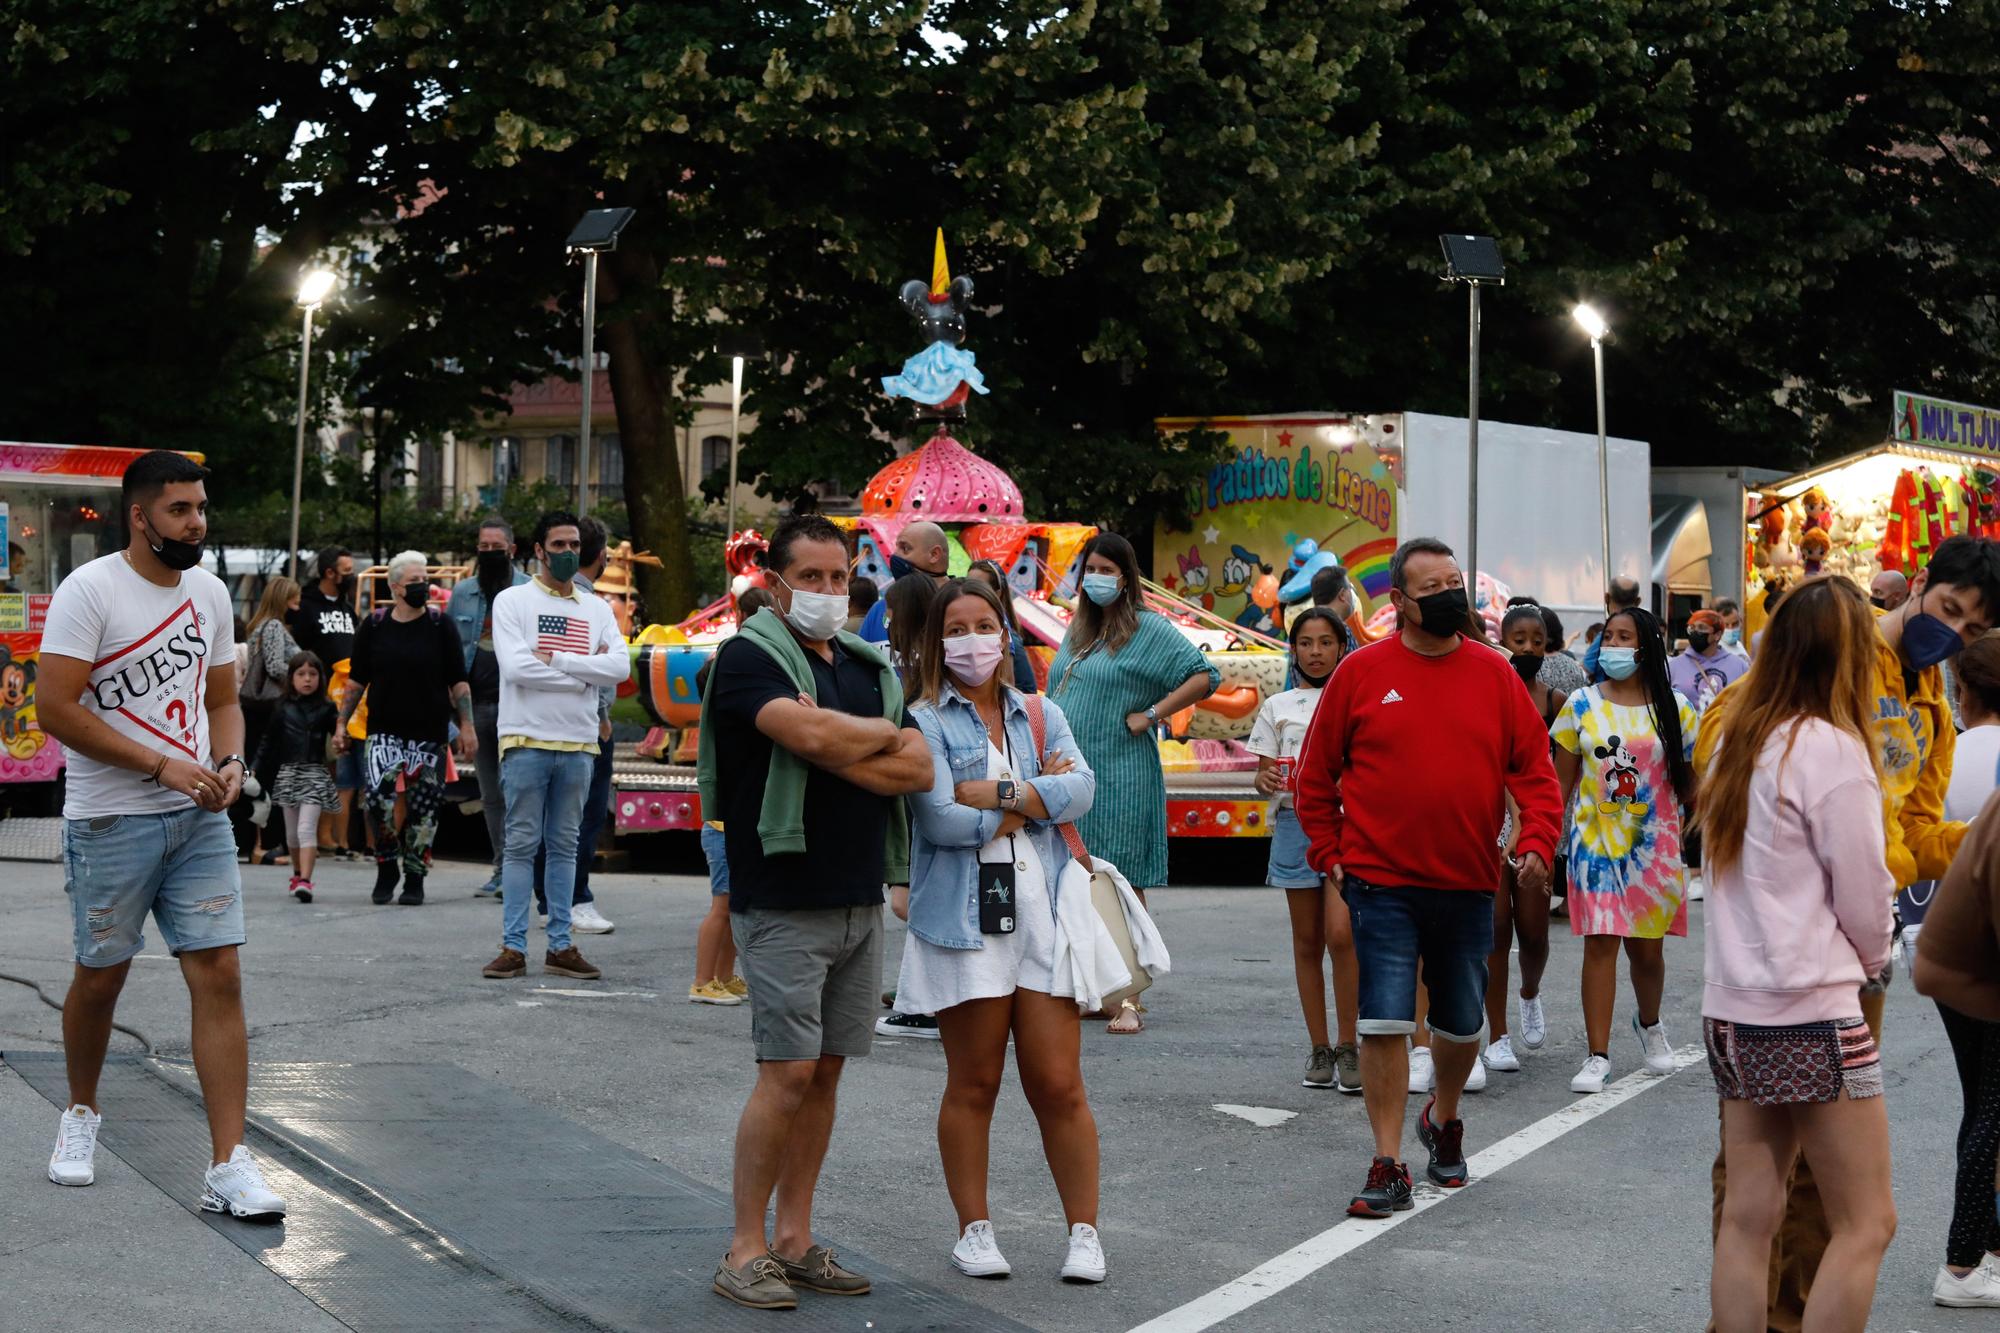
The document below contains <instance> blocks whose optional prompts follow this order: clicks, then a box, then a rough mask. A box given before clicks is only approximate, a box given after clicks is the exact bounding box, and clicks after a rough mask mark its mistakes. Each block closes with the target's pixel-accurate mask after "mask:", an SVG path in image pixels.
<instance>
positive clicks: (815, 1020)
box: [729, 904, 882, 1061]
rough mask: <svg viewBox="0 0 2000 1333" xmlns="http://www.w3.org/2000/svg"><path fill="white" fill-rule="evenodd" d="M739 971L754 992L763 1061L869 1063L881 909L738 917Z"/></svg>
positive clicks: (753, 1021)
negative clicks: (829, 1058)
mask: <svg viewBox="0 0 2000 1333" xmlns="http://www.w3.org/2000/svg"><path fill="white" fill-rule="evenodd" d="M729 928H730V932H731V934H732V935H734V937H735V939H736V957H737V966H738V967H739V968H741V969H742V972H743V980H744V981H746V982H747V983H749V986H750V1038H751V1041H752V1042H753V1043H754V1044H755V1046H756V1049H757V1059H758V1060H759V1061H764V1060H817V1059H819V1057H821V1056H822V1055H841V1056H855V1055H866V1054H868V1052H869V1050H870V1049H871V1048H872V1047H873V1046H874V1044H875V1006H876V1002H877V1000H878V998H879V993H880V990H881V986H882V908H881V905H880V904H877V905H875V906H873V907H834V908H827V909H824V910H821V911H810V912H791V911H767V910H764V909H761V908H752V909H750V910H749V911H747V912H732V913H730V915H729Z"/></svg>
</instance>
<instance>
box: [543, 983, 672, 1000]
mask: <svg viewBox="0 0 2000 1333" xmlns="http://www.w3.org/2000/svg"><path fill="white" fill-rule="evenodd" d="M535 994H537V995H567V996H569V997H570V998H572V999H578V1000H612V999H617V998H618V997H620V996H627V997H636V998H638V999H641V1000H657V999H659V998H660V997H659V996H658V995H657V994H655V993H654V992H652V991H649V990H571V989H569V988H567V987H564V986H537V987H535Z"/></svg>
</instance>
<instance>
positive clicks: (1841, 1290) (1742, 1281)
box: [1699, 578, 1896, 1333]
mask: <svg viewBox="0 0 2000 1333" xmlns="http://www.w3.org/2000/svg"><path fill="white" fill-rule="evenodd" d="M1874 660H1875V627H1874V625H1873V624H1872V623H1871V618H1870V616H1869V613H1868V606H1867V603H1866V602H1865V601H1864V600H1863V599H1862V596H1861V592H1860V590H1859V589H1858V588H1856V587H1855V586H1854V585H1853V584H1852V583H1849V582H1847V581H1846V580H1844V579H1837V578H1821V579H1813V580H1811V581H1809V582H1806V583H1803V584H1801V585H1800V586H1799V587H1798V588H1796V589H1794V590H1793V591H1792V592H1791V593H1790V594H1789V595H1788V596H1786V598H1785V599H1784V600H1783V601H1782V602H1780V603H1779V604H1778V608H1777V610H1776V612H1775V613H1774V614H1773V615H1772V618H1771V622H1770V625H1769V627H1768V628H1767V629H1766V630H1765V632H1764V639H1763V643H1762V646H1761V649H1760V651H1759V653H1758V656H1757V660H1756V663H1755V664H1754V665H1753V666H1752V667H1751V668H1750V672H1749V674H1748V675H1746V676H1745V677H1744V678H1743V679H1742V680H1741V681H1738V682H1737V683H1736V684H1734V685H1732V686H1731V687H1730V688H1731V690H1732V691H1740V692H1741V693H1740V697H1738V698H1737V699H1736V700H1735V704H1734V706H1733V708H1732V709H1731V710H1730V712H1729V715H1728V719H1727V727H1728V730H1727V731H1726V733H1725V734H1724V735H1723V737H1722V739H1721V743H1720V747H1719V749H1718V750H1717V751H1716V753H1715V758H1714V760H1713V762H1712V763H1711V765H1710V767H1709V771H1708V773H1707V774H1706V775H1705V777H1704V779H1703V782H1702V786H1701V802H1700V807H1699V808H1700V811H1701V814H1700V821H1701V827H1702V830H1703V837H1704V839H1705V841H1706V847H1707V852H1706V856H1707V859H1708V862H1709V893H1708V907H1707V914H1708V921H1707V978H1706V982H1707V984H1706V987H1705V989H1704V992H1703V996H1702V1016H1703V1020H1704V1022H1703V1026H1704V1028H1705V1031H1706V1036H1707V1041H1708V1062H1709V1068H1710V1069H1711V1070H1712V1071H1713V1072H1714V1074H1715V1085H1716V1090H1717V1091H1718V1092H1719V1093H1720V1094H1721V1097H1722V1143H1723V1155H1724V1157H1725V1158H1726V1160H1727V1166H1728V1171H1729V1192H1728V1194H1727V1195H1726V1196H1725V1198H1724V1201H1723V1207H1722V1218H1721V1223H1720V1229H1719V1232H1718V1234H1717V1236H1716V1242H1715V1270H1714V1277H1713V1281H1712V1285H1711V1290H1710V1298H1709V1299H1710V1304H1711V1308H1712V1310H1713V1312H1714V1317H1715V1327H1716V1328H1717V1330H1719V1333H1736V1331H1737V1330H1759V1331H1760V1333H1761V1330H1762V1329H1763V1328H1764V1327H1765V1301H1766V1296H1767V1292H1766V1290H1765V1286H1766V1281H1767V1275H1768V1263H1769V1256H1770V1253H1771V1240H1772V1237H1773V1236H1774V1235H1775V1233H1776V1232H1777V1230H1778V1224H1779V1222H1780V1220H1781V1219H1782V1218H1783V1216H1784V1211H1785V1182H1786V1178H1787V1177H1788V1176H1789V1175H1790V1173H1791V1169H1792V1163H1793V1161H1794V1160H1795V1158H1796V1157H1797V1155H1798V1154H1799V1152H1800V1151H1801V1150H1803V1151H1804V1153H1805V1156H1806V1160H1807V1161H1808V1162H1809V1163H1810V1164H1811V1166H1812V1169H1813V1177H1814V1179H1816V1180H1817V1181H1818V1182H1819V1188H1820V1194H1821V1196H1822V1198H1823V1199H1824V1201H1825V1204H1826V1213H1827V1220H1828V1222H1829V1224H1830V1227H1831V1231H1832V1237H1831V1239H1830V1241H1829V1243H1828V1245H1827V1249H1826V1254H1825V1256H1824V1257H1823V1258H1822V1259H1821V1261H1820V1264H1819V1272H1818V1275H1817V1277H1816V1278H1815V1280H1814V1282H1813V1286H1812V1295H1811V1298H1810V1300H1809V1302H1808V1304H1807V1306H1806V1316H1805V1319H1806V1327H1808V1328H1815V1329H1827V1330H1832V1329H1853V1330H1856V1333H1859V1330H1861V1329H1864V1328H1866V1327H1867V1323H1868V1311H1869V1307H1870V1306H1871V1305H1872V1304H1873V1302H1874V1298H1875V1275H1876V1271H1877V1270H1878V1269H1879V1268H1880V1267H1881V1263H1882V1254H1883V1251H1885V1250H1886V1249H1887V1248H1888V1246H1889V1239H1890V1237H1891V1236H1893V1235H1894V1234H1895V1230H1896V1209H1895V1204H1894V1203H1893V1202H1892V1200H1891V1198H1890V1192H1889V1117H1888V1113H1887V1110H1886V1109H1885V1108H1884V1106H1883V1098H1882V1066H1881V1057H1880V1054H1879V1053H1878V1052H1877V1050H1876V1047H1875V1040H1874V1038H1873V1037H1871V1036H1870V1035H1869V1032H1868V1027H1867V1025H1866V1024H1865V1023H1864V1022H1862V1019H1861V1000H1860V991H1861V988H1862V986H1864V985H1866V984H1869V983H1871V982H1874V981H1876V979H1878V978H1879V977H1881V975H1882V973H1883V972H1884V970H1885V969H1886V968H1887V967H1888V963H1889V939H1890V931H1891V919H1890V910H1889V909H1890V901H1891V898H1892V896H1893V894H1894V892H1895V883H1894V881H1893V880H1892V879H1891V878H1890V875H1889V871H1888V866H1887V862H1886V860H1885V852H1884V845H1883V833H1882V789H1881V782H1880V776H1879V769H1878V767H1877V763H1876V757H1875V752H1874V748H1873V742H1872V741H1871V740H1870V739H1869V737H1870V734H1871V732H1870V719H1871V717H1872V715H1873V712H1874V697H1875V695H1874Z"/></svg>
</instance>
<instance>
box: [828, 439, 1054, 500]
mask: <svg viewBox="0 0 2000 1333" xmlns="http://www.w3.org/2000/svg"><path fill="white" fill-rule="evenodd" d="M861 513H862V516H863V517H864V518H900V519H906V520H914V519H920V518H924V519H930V520H931V521H932V522H936V523H1019V522H1022V521H1023V518H1022V513H1021V488H1020V487H1018V486H1016V485H1015V484H1014V479H1013V478H1012V477H1010V476H1008V475H1007V473H1006V472H1005V471H1003V470H1002V469H1001V468H998V467H996V466H994V465H993V464H992V463H989V462H987V461H986V460H985V459H983V458H981V457H980V456H979V455H977V454H975V453H973V452H972V451H971V450H970V449H968V448H966V447H965V446H964V445H962V444H960V443H959V442H958V441H957V440H954V439H953V438H951V436H949V435H946V434H944V433H943V432H942V431H940V432H939V433H938V434H936V435H933V436H931V438H930V439H929V440H928V441H927V442H926V443H925V444H924V446H923V448H921V449H918V450H915V451H914V452H912V453H907V454H904V455H903V456H902V457H901V458H898V459H896V460H895V461H894V462H892V463H890V464H889V465H888V466H887V467H885V468H883V469H882V470H881V471H880V472H877V473H876V474H875V476H874V477H873V478H872V479H871V480H870V481H869V483H868V485H867V486H866V487H865V488H863V490H862V492H861Z"/></svg>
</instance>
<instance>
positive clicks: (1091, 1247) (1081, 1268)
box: [994, 1222, 1104, 1282]
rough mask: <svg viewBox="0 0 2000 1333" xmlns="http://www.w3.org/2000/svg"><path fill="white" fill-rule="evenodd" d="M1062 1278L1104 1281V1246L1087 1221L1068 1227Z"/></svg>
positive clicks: (1078, 1280) (1075, 1280) (1069, 1280)
mask: <svg viewBox="0 0 2000 1333" xmlns="http://www.w3.org/2000/svg"><path fill="white" fill-rule="evenodd" d="M994 1253H995V1254H998V1253H999V1251H998V1250H995V1251H994ZM1062 1279H1063V1281H1065V1282H1102V1281H1104V1246H1103V1245H1102V1244H1100V1243H1099V1241H1098V1239H1097V1228H1096V1227H1094V1226H1092V1225H1090V1223H1088V1222H1078V1223H1077V1224H1076V1225H1075V1226H1073V1227H1071V1228H1070V1229H1069V1256H1068V1257H1067V1258H1065V1259H1064V1260H1063V1266H1062Z"/></svg>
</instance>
